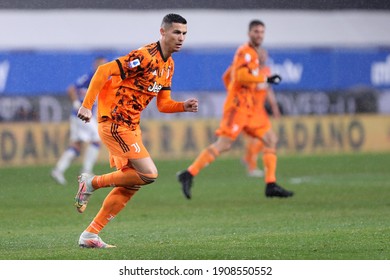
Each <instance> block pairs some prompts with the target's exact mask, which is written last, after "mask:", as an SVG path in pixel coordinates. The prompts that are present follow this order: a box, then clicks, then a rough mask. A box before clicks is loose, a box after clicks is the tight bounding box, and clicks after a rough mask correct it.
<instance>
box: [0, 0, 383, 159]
mask: <svg viewBox="0 0 390 280" xmlns="http://www.w3.org/2000/svg"><path fill="white" fill-rule="evenodd" d="M171 12H174V13H179V14H181V15H182V16H184V17H185V18H186V19H187V21H188V35H187V39H186V42H185V45H184V48H183V50H182V51H181V52H180V53H176V54H174V59H175V76H174V81H173V91H172V96H173V97H174V99H176V100H183V99H185V98H188V97H197V98H198V99H199V102H200V111H199V113H198V114H196V115H195V114H161V113H159V112H158V111H157V109H156V108H155V106H154V105H153V104H151V106H149V107H148V108H147V109H146V110H145V111H144V113H143V119H142V123H141V125H142V126H143V129H144V140H145V143H146V145H147V146H148V147H149V150H150V153H151V154H152V156H153V158H156V159H165V158H170V159H172V158H192V157H193V156H194V155H196V154H197V153H198V152H199V151H200V150H201V149H202V148H204V147H205V146H206V145H207V144H208V143H210V141H211V140H212V138H213V137H214V136H213V132H214V130H215V128H216V127H217V126H218V122H219V118H220V117H221V112H222V106H223V102H224V99H225V95H226V93H225V91H224V88H223V84H222V80H221V76H222V74H223V72H224V71H225V69H226V67H227V66H228V65H229V64H230V63H231V61H232V58H233V55H234V52H235V50H236V48H237V47H238V46H239V45H241V44H243V43H245V42H246V41H247V39H248V37H247V30H248V23H249V21H250V20H252V19H260V20H262V21H264V22H265V24H266V35H265V41H264V47H265V48H266V49H267V50H268V51H269V54H270V59H269V62H268V63H269V64H270V66H271V69H272V71H273V72H275V73H279V74H280V75H281V76H282V78H283V82H282V83H281V84H280V85H277V86H275V87H274V90H275V92H276V96H277V100H278V103H279V106H280V108H281V111H282V113H283V118H282V120H280V121H278V122H274V128H275V130H276V132H277V133H278V135H279V137H280V143H279V149H280V153H281V154H282V155H283V154H285V155H290V154H313V153H314V154H315V153H350V152H353V153H356V152H388V151H390V117H389V116H390V29H389V26H390V3H389V2H388V1H376V0H374V1H356V0H345V1H336V0H326V1H325V0H318V1H310V0H301V1H299V3H296V2H294V1H284V0H275V1H265V0H252V1H249V0H247V1H234V0H227V1H209V0H197V1H192V0H188V1H174V0H172V1H171V0H166V1H151V0H142V1H141V0H140V1H138V0H137V1H125V0H122V1H107V0H100V1H91V0H89V1H86V0H84V1H76V0H68V1H65V2H64V1H60V0H52V1H22V0H12V1H7V0H2V1H1V2H0V26H1V28H0V38H1V39H0V149H1V150H0V166H17V165H33V164H54V162H55V161H56V160H57V158H58V157H59V156H60V155H61V153H62V151H63V150H64V149H65V148H66V146H67V143H68V134H69V124H68V119H69V112H70V110H71V103H70V101H69V98H68V96H67V93H66V89H67V87H68V86H69V85H70V84H72V83H74V82H75V80H76V79H77V78H78V77H79V76H80V75H82V74H84V73H86V72H89V71H90V70H91V64H92V61H93V59H94V58H95V57H96V56H100V55H103V56H106V57H107V58H108V59H110V60H111V59H115V58H116V57H118V56H122V55H125V54H127V53H128V52H130V51H131V50H133V49H136V48H138V47H140V46H142V45H144V44H147V43H151V42H154V41H157V40H158V39H159V27H160V23H161V20H162V18H163V16H164V15H165V14H167V13H171ZM241 148H242V144H241V142H240V140H238V142H237V145H236V147H235V150H234V151H233V152H232V154H231V155H233V156H234V155H237V154H238V153H239V152H240V150H241ZM235 152H237V153H235ZM100 158H101V160H102V161H106V155H105V153H102V154H101V156H100Z"/></svg>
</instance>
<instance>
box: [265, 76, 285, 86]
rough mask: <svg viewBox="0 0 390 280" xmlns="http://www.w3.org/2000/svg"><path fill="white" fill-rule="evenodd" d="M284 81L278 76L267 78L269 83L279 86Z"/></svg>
mask: <svg viewBox="0 0 390 280" xmlns="http://www.w3.org/2000/svg"><path fill="white" fill-rule="evenodd" d="M281 81H282V77H280V76H279V75H278V74H274V75H272V76H269V77H268V78H267V83H269V84H275V85H277V84H279V83H280V82H281Z"/></svg>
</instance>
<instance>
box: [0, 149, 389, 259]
mask: <svg viewBox="0 0 390 280" xmlns="http://www.w3.org/2000/svg"><path fill="white" fill-rule="evenodd" d="M189 163H190V161H189V160H183V161H156V165H157V166H158V169H159V178H158V180H157V181H156V182H155V183H154V184H152V185H148V186H145V187H144V188H142V189H141V190H140V191H139V192H138V194H137V195H135V196H134V197H133V199H132V200H131V201H130V202H129V203H128V205H127V207H126V208H125V209H124V210H123V211H122V212H121V213H120V214H119V215H118V216H117V217H116V218H115V219H114V220H112V221H111V222H110V223H109V224H108V226H107V227H106V228H105V229H104V230H103V231H102V232H101V234H100V236H101V237H102V239H103V240H104V241H106V242H108V243H111V244H115V245H116V246H117V248H114V249H109V250H98V249H81V248H79V247H78V245H77V241H78V237H79V235H80V233H81V232H82V231H83V230H84V228H85V227H86V226H87V225H88V224H89V223H90V222H91V220H92V218H93V217H94V215H95V214H96V213H97V211H98V210H99V208H100V205H101V202H102V200H103V199H104V197H105V195H106V194H107V192H108V191H109V189H101V190H98V191H96V192H95V193H94V194H93V196H92V197H91V200H90V203H89V206H88V208H87V210H86V212H85V213H83V214H79V213H77V211H76V210H75V208H74V207H73V198H74V195H75V193H76V191H77V183H76V178H77V173H78V169H79V168H80V166H78V165H73V166H72V167H71V169H70V170H68V172H67V173H66V177H67V179H68V181H69V183H68V185H67V186H60V185H57V184H56V183H54V181H53V180H52V179H51V178H50V176H49V173H50V168H51V167H50V166H43V167H25V168H1V169H0V186H1V187H0V191H1V194H0V197H1V199H0V202H1V203H0V217H1V227H0V259H3V260H74V259H81V260H108V259H111V260H192V259H193V260H261V259H262V260H344V259H346V260H388V259H390V243H389V240H390V239H389V238H390V218H389V213H390V154H389V153H383V154H359V153H358V154H348V155H346V154H343V155H326V156H281V157H280V158H279V161H278V172H277V176H278V182H279V183H280V184H281V185H282V186H283V187H285V188H286V189H289V190H293V191H294V192H295V196H294V197H292V198H289V199H277V198H273V199H269V198H266V197H265V196H264V183H263V181H262V179H255V178H249V177H247V176H246V174H245V170H244V167H243V166H242V165H241V164H240V161H239V159H237V158H229V157H221V158H219V159H218V160H217V161H215V162H214V163H213V164H212V165H210V166H209V167H207V168H206V169H204V170H203V171H202V172H201V173H200V174H199V175H198V176H197V177H196V178H195V182H194V187H193V198H192V200H190V201H188V200H186V199H184V196H183V195H182V193H181V190H180V187H179V183H178V182H177V180H176V177H175V173H176V172H177V171H179V170H181V169H184V168H185V167H187V166H188V164H189ZM109 170H112V169H109V167H108V166H107V165H106V164H101V165H99V166H97V167H96V170H95V171H96V173H97V174H99V173H103V172H104V173H105V172H107V171H109Z"/></svg>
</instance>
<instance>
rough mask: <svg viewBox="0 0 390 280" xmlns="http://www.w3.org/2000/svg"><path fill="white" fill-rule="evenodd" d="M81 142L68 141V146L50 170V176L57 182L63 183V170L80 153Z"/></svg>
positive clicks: (64, 180) (64, 182)
mask: <svg viewBox="0 0 390 280" xmlns="http://www.w3.org/2000/svg"><path fill="white" fill-rule="evenodd" d="M80 149H81V143H80V142H74V143H70V145H69V147H68V148H67V149H66V150H65V151H64V152H63V153H62V155H61V157H60V158H59V160H58V161H57V163H56V166H55V167H54V168H53V169H52V170H51V176H52V178H53V179H54V180H55V181H56V182H57V183H59V184H61V185H65V184H66V179H65V176H64V174H65V171H66V170H67V169H68V168H69V166H70V165H71V163H72V162H73V160H74V159H75V158H77V157H78V156H79V155H80Z"/></svg>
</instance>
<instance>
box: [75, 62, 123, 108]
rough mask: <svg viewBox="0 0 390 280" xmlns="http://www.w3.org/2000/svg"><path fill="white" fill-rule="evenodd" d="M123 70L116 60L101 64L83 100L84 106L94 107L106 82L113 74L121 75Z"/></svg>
mask: <svg viewBox="0 0 390 280" xmlns="http://www.w3.org/2000/svg"><path fill="white" fill-rule="evenodd" d="M120 74H121V71H120V69H119V67H118V63H117V62H116V61H115V60H114V61H111V62H108V63H106V64H102V65H100V66H99V67H98V68H97V69H96V72H95V74H94V75H93V77H92V79H91V82H90V84H89V87H88V90H87V93H86V94H85V98H84V101H83V104H82V105H83V107H85V108H87V109H92V106H93V104H94V103H95V100H96V97H97V95H98V94H99V92H100V91H101V90H102V88H103V86H104V84H105V83H106V82H107V80H108V79H109V78H110V77H111V76H119V75H120Z"/></svg>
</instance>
